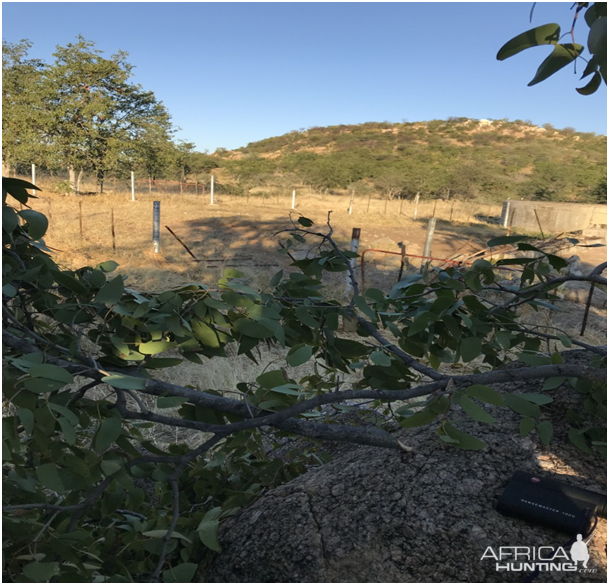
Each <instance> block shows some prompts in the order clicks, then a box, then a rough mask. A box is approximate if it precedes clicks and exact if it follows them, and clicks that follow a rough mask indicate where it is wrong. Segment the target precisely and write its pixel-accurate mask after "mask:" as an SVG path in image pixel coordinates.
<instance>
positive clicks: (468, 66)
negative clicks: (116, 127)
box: [2, 2, 607, 152]
mask: <svg viewBox="0 0 609 585" xmlns="http://www.w3.org/2000/svg"><path fill="white" fill-rule="evenodd" d="M531 6H532V2H505V3H494V2H477V3H465V2H464V3H460V2H454V3H441V2H438V3H436V2H425V3H409V2H396V3H356V2H343V3H289V2H287V3H255V2H252V3H233V2H221V3H209V2H172V3H166V2H158V3H157V2H103V3H95V2H3V4H2V16H3V24H2V38H3V39H4V40H6V41H8V42H17V41H19V40H20V39H24V38H25V39H29V40H31V41H32V42H33V43H34V46H33V47H32V50H31V52H30V56H32V57H39V58H42V59H44V60H46V61H51V60H52V53H53V52H54V49H55V46H57V45H66V44H67V43H69V42H72V41H74V40H75V38H76V36H77V35H79V34H80V35H82V36H84V37H85V38H86V39H88V40H92V41H95V42H96V43H97V48H99V49H101V50H103V51H104V53H105V54H106V56H110V55H111V54H112V53H114V52H116V51H117V50H119V49H121V50H124V51H127V52H128V53H129V58H128V61H129V62H130V63H131V64H133V65H135V70H134V73H135V76H134V78H133V81H134V82H136V83H139V84H141V85H142V86H143V88H144V89H146V90H152V91H154V93H155V95H156V96H157V98H158V99H160V100H162V101H163V103H164V104H165V105H166V106H167V108H168V110H169V112H170V113H171V114H172V116H173V122H174V124H176V125H177V126H179V127H180V128H181V130H180V131H179V132H178V134H177V138H179V139H186V140H189V141H192V142H194V143H195V144H196V146H197V149H198V150H201V151H203V150H208V151H210V152H213V151H214V150H215V149H216V148H218V147H224V148H229V149H232V148H238V147H240V146H245V145H247V143H249V142H254V141H257V140H261V139H263V138H268V137H270V136H278V135H281V134H284V133H286V132H289V131H291V130H298V129H301V128H309V127H311V126H328V125H334V124H358V123H363V122H371V121H379V122H382V121H389V122H401V121H409V122H415V121H421V120H431V119H445V118H448V117H449V116H466V117H470V118H493V119H501V118H509V119H511V120H513V119H521V120H530V121H532V122H533V123H534V124H538V125H541V124H544V123H551V124H553V125H554V126H556V127H557V128H564V127H566V126H572V127H574V128H575V129H576V130H578V131H582V132H596V133H599V134H606V129H607V90H606V86H605V85H604V84H603V85H602V86H601V88H600V89H599V91H598V92H597V93H596V94H594V95H593V96H589V97H583V96H580V95H579V94H578V93H577V92H576V91H575V89H574V88H575V87H576V86H578V85H579V86H581V85H584V82H580V81H579V77H580V75H581V71H583V66H581V65H580V66H579V67H578V71H579V74H578V75H575V74H573V67H572V66H569V67H567V68H565V69H564V70H563V71H561V72H559V73H557V74H556V75H555V76H553V77H551V78H550V79H548V80H547V81H545V82H543V83H541V84H539V85H537V86H534V87H527V83H528V82H529V81H530V80H531V79H532V78H533V76H534V74H535V71H536V70H537V67H538V66H539V64H540V63H541V61H542V60H543V59H544V58H545V56H546V55H547V54H549V53H550V48H549V47H539V48H536V49H530V50H529V51H526V52H525V53H521V54H520V55H517V56H515V57H512V58H511V59H509V60H507V61H504V62H499V61H497V60H496V59H495V55H496V53H497V50H498V49H499V48H500V47H501V45H502V44H503V43H504V42H506V41H507V40H509V39H510V38H512V37H513V36H515V35H516V34H518V33H520V32H523V31H525V30H527V29H529V28H532V27H533V26H538V25H541V24H545V23H548V22H558V23H559V24H561V26H562V28H563V32H564V31H568V30H569V29H570V27H571V21H572V18H573V12H572V11H571V10H569V8H570V6H571V3H568V2H559V3H554V2H548V3H545V2H539V3H538V4H537V6H536V8H535V11H534V15H533V21H532V24H531V23H530V22H529V13H530V10H531ZM586 31H587V27H585V23H583V22H580V23H579V25H578V27H577V28H576V41H578V42H581V43H582V44H585V36H586V35H585V33H586ZM578 33H579V35H578Z"/></svg>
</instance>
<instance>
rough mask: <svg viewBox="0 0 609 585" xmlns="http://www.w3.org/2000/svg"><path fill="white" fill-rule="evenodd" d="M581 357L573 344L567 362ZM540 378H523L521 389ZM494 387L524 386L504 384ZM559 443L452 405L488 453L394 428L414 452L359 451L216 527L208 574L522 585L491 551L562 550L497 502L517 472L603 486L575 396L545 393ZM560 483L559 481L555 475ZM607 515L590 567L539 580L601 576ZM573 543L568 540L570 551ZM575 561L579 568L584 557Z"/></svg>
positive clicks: (510, 416)
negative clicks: (578, 420)
mask: <svg viewBox="0 0 609 585" xmlns="http://www.w3.org/2000/svg"><path fill="white" fill-rule="evenodd" d="M574 359H575V360H577V359H581V354H578V353H577V352H572V355H571V358H570V359H569V361H573V360H574ZM539 387H540V384H527V388H526V391H527V392H531V391H535V390H538V389H539ZM496 388H497V389H498V390H500V391H508V392H514V391H522V388H520V389H519V390H518V389H515V388H513V387H511V386H510V385H509V384H502V385H497V386H496ZM552 395H553V397H554V399H555V402H554V403H553V404H552V405H550V406H551V408H550V409H549V410H550V412H549V415H548V416H551V417H552V420H553V423H554V428H555V439H554V441H553V442H552V443H551V445H550V447H549V448H543V447H541V446H540V443H539V441H538V439H537V437H536V435H535V434H532V435H530V436H529V437H526V438H524V439H521V438H520V437H519V435H518V424H519V420H520V417H519V416H518V415H515V414H514V413H513V412H511V411H508V410H507V409H498V408H494V407H492V408H491V407H487V408H486V409H487V411H489V412H490V413H491V414H492V415H493V416H494V417H495V418H496V419H497V422H496V424H495V425H492V426H489V425H484V424H480V423H476V422H474V421H473V420H472V419H470V418H469V417H467V416H466V415H465V414H464V413H463V412H462V411H459V410H458V409H455V411H454V414H453V415H452V416H451V420H452V421H454V424H455V425H456V426H458V428H461V429H462V430H464V431H466V432H470V433H473V434H475V435H476V436H478V437H479V438H481V439H483V440H484V441H485V442H486V443H487V444H488V448H487V449H485V450H484V451H463V450H458V449H454V448H450V447H447V446H446V445H445V444H442V443H441V442H440V441H439V440H438V439H437V437H436V435H435V434H434V430H435V427H434V426H433V425H432V426H431V427H430V428H419V429H412V430H409V431H401V432H400V433H399V435H400V439H401V441H402V442H403V443H404V444H405V445H407V446H408V447H410V448H412V451H410V452H397V451H389V450H383V449H378V448H370V447H361V448H356V449H354V450H350V451H347V452H346V453H345V454H343V455H341V456H339V457H338V458H337V459H336V460H335V461H333V462H332V463H329V464H327V465H324V466H322V467H319V468H317V469H314V470H311V471H309V472H307V473H306V474H305V475H303V476H301V477H299V478H298V479H296V480H294V481H292V482H290V483H288V484H286V485H283V486H281V487H279V488H277V489H275V490H272V491H270V492H268V493H267V494H266V495H264V496H263V497H262V498H260V499H259V500H258V501H256V502H255V503H254V504H252V505H251V506H249V507H248V508H246V509H245V510H243V511H242V512H241V513H239V514H238V515H237V516H235V517H234V518H232V519H230V520H229V521H228V522H227V523H226V524H224V525H223V527H222V528H221V533H220V542H221V545H222V549H223V552H222V553H220V554H218V555H217V556H216V557H215V558H214V559H213V561H212V563H211V566H210V567H209V570H208V571H207V572H206V574H205V580H206V581H207V582H238V583H252V582H263V583H272V582H318V583H320V582H343V583H349V582H350V583H354V582H359V583H363V582H368V583H377V582H402V583H417V582H418V583H442V582H449V583H522V582H524V580H525V579H526V577H527V575H528V574H529V573H528V572H526V571H525V572H511V571H510V572H506V571H497V570H496V566H495V561H494V560H493V559H490V558H485V559H481V557H482V556H483V555H484V553H485V551H486V550H487V547H493V550H494V551H497V550H498V548H499V547H500V546H529V547H539V546H552V547H554V546H561V545H565V543H566V542H567V541H568V536H566V535H564V534H561V533H559V532H555V531H553V530H550V529H547V528H543V527H541V526H536V525H529V524H527V523H525V522H523V521H521V520H516V519H512V518H507V517H504V516H502V515H501V514H499V513H498V512H497V511H496V510H495V506H496V503H497V500H498V498H499V496H500V494H501V493H502V491H503V489H504V487H505V486H506V484H507V483H508V481H509V479H510V477H511V476H512V474H513V473H514V472H515V471H517V470H522V471H527V472H531V473H535V474H539V475H542V476H544V477H554V476H556V474H568V475H570V476H572V477H570V478H569V479H568V482H569V483H570V484H572V485H575V486H578V487H582V488H585V489H590V490H593V491H597V492H602V493H606V488H605V478H606V470H605V462H604V461H602V460H599V459H593V458H589V457H586V456H584V455H583V454H582V453H581V452H580V451H578V450H577V448H575V447H574V446H573V445H571V444H570V442H569V441H568V439H567V437H566V433H567V431H568V426H567V425H566V424H565V423H564V422H562V419H563V418H564V417H563V416H562V414H563V413H564V412H565V411H566V409H567V407H569V406H571V407H575V408H578V401H579V397H578V396H577V395H575V394H574V393H573V391H570V390H569V389H567V388H561V389H559V390H556V391H554V392H553V394H552ZM563 479H564V478H563ZM606 528H607V525H606V521H605V520H602V519H601V520H599V524H598V530H597V532H596V534H595V535H594V538H593V539H592V541H591V542H590V544H589V547H588V548H589V551H590V555H591V556H590V561H589V563H588V568H589V569H592V570H594V572H588V573H580V572H560V571H550V572H543V573H541V575H540V576H539V577H538V578H537V579H536V580H535V581H536V582H540V583H542V582H543V583H550V582H564V583H595V582H606V578H607V572H606V566H607V557H606ZM569 548H570V546H569V547H566V550H567V552H568V549H569ZM580 568H581V564H580Z"/></svg>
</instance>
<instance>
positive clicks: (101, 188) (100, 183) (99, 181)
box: [97, 170, 105, 195]
mask: <svg viewBox="0 0 609 585" xmlns="http://www.w3.org/2000/svg"><path fill="white" fill-rule="evenodd" d="M104 175H105V173H104V171H102V170H99V171H97V192H98V193H99V194H100V195H101V194H102V193H103V192H104Z"/></svg>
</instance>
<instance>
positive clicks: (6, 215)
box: [2, 205, 19, 234]
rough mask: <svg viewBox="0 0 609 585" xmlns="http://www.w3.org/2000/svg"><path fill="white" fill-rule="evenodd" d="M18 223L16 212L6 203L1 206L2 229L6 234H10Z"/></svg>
mask: <svg viewBox="0 0 609 585" xmlns="http://www.w3.org/2000/svg"><path fill="white" fill-rule="evenodd" d="M18 225H19V220H18V219H17V213H16V212H15V210H14V209H13V208H12V207H9V206H8V205H4V206H3V207H2V229H3V230H4V231H5V232H6V233H7V234H10V233H12V232H13V230H14V229H15V228H16V227H17V226H18Z"/></svg>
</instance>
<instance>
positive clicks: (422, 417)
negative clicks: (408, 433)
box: [400, 409, 438, 429]
mask: <svg viewBox="0 0 609 585" xmlns="http://www.w3.org/2000/svg"><path fill="white" fill-rule="evenodd" d="M437 416H438V415H437V414H436V413H435V412H433V411H432V410H428V409H425V410H421V411H419V412H416V413H415V414H413V415H412V416H409V417H407V418H404V419H402V420H401V421H400V426H401V427H404V428H406V429H411V428H413V427H422V426H424V425H427V424H429V423H430V422H432V421H433V420H434V419H435V418H436V417H437Z"/></svg>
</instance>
